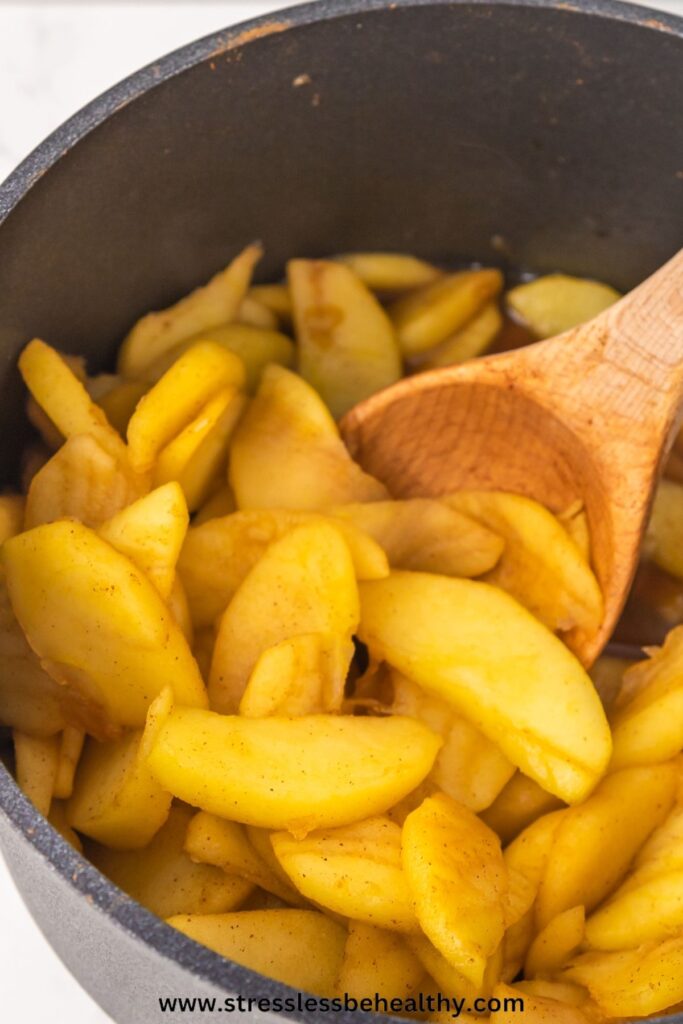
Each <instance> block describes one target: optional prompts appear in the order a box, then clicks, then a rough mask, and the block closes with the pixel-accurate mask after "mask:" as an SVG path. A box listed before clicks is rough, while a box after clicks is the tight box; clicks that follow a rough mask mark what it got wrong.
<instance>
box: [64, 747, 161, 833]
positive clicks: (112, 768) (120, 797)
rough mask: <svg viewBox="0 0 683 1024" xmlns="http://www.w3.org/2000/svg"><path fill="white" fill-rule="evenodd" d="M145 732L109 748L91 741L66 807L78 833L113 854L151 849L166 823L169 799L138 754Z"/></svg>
mask: <svg viewBox="0 0 683 1024" xmlns="http://www.w3.org/2000/svg"><path fill="white" fill-rule="evenodd" d="M141 739H142V730H136V731H135V732H129V733H126V735H125V736H122V737H121V739H118V740H114V741H113V742H110V743H98V742H97V741H95V740H92V739H90V740H88V742H87V744H86V747H85V750H84V751H83V756H82V758H81V761H80V764H79V766H78V771H77V773H76V780H75V784H74V791H73V793H72V795H71V798H70V799H69V802H68V803H67V805H66V817H67V821H68V822H69V824H70V825H71V827H72V828H74V829H76V831H77V832H82V833H83V835H86V836H90V838H91V839H96V840H97V841H98V842H100V843H104V844H105V846H110V847H111V848H112V849H115V850H137V849H139V848H140V847H142V846H147V844H148V843H149V842H151V840H152V838H153V837H154V835H155V834H156V833H157V832H158V831H159V829H160V828H161V826H162V825H163V824H164V822H165V821H166V819H167V818H168V814H169V811H170V809H171V799H172V798H171V794H170V793H167V792H165V790H164V789H163V788H162V787H161V786H160V785H159V783H158V781H157V779H156V777H155V776H154V775H153V774H152V772H151V771H150V769H149V768H148V766H147V764H146V763H145V760H144V757H143V756H142V753H141V750H140V740H141Z"/></svg>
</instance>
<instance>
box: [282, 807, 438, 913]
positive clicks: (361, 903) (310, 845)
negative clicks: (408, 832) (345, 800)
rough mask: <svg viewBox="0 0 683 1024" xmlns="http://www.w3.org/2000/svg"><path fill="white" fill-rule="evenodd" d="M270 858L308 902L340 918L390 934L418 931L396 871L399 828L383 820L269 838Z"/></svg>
mask: <svg viewBox="0 0 683 1024" xmlns="http://www.w3.org/2000/svg"><path fill="white" fill-rule="evenodd" d="M271 842H272V844H273V850H274V851H275V856H276V857H277V858H278V860H279V861H280V864H281V865H282V867H283V868H284V870H285V871H286V872H287V875H288V876H289V878H290V879H291V882H292V884H293V885H294V886H296V888H297V889H298V890H299V892H301V893H302V894H303V895H304V896H306V897H307V898H308V899H310V900H312V901H313V902H314V903H316V904H318V906H320V907H324V908H326V909H327V910H331V911H333V912H334V913H337V914H342V915H343V916H344V917H349V918H352V919H353V920H356V921H364V922H365V923H366V924H374V925H377V926H379V927H381V928H389V929H393V930H395V931H402V932H411V931H417V930H418V929H419V926H418V923H417V917H416V916H415V909H414V907H413V898H412V894H411V891H410V889H409V888H408V882H407V879H406V876H405V874H404V872H403V868H402V867H401V829H400V828H399V826H398V825H396V824H394V822H393V821H390V820H389V819H388V818H386V817H376V818H368V819H367V820H366V821H361V822H358V823H357V824H355V825H346V826H344V827H343V828H333V829H327V830H324V831H317V832H310V833H309V834H308V835H307V836H306V837H305V838H303V839H297V838H295V837H293V836H291V835H289V833H287V832H275V833H274V834H273V836H272V838H271Z"/></svg>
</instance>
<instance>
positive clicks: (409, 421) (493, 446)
mask: <svg viewBox="0 0 683 1024" xmlns="http://www.w3.org/2000/svg"><path fill="white" fill-rule="evenodd" d="M682 399H683V251H681V252H680V253H678V255H676V256H674V258H673V259H672V260H670V261H669V262H668V263H667V264H665V266H663V267H662V268H661V269H660V270H658V271H657V272H656V273H655V274H653V276H652V277H650V278H648V280H647V281H645V282H644V283H643V284H641V285H639V286H638V287H637V288H636V289H634V291H632V292H630V293H629V294H628V295H626V296H625V297H624V298H623V299H621V300H620V301H619V302H618V303H616V304H615V305H614V306H612V307H610V308H609V309H608V310H606V311H605V312H604V313H602V314H600V316H598V317H596V319H594V320H592V321H590V322H589V323H587V324H583V325H581V326H580V327H576V328H574V329H572V330H570V331H567V332H566V333H564V334H561V335H558V336H557V337H555V338H551V339H549V340H548V341H543V342H539V343H538V344H535V345H531V346H529V347H528V348H524V349H518V350H516V351H514V352H508V353H503V354H501V355H495V356H489V357H486V358H483V359H476V360H473V361H471V362H468V363H463V364H461V365H459V366H453V367H448V368H447V369H443V370H435V371H432V372H429V373H423V374H419V375H417V376H414V377H409V378H407V379H405V380H403V381H401V382H400V383H398V384H396V385H394V386H392V387H390V388H387V389H386V390H385V391H382V392H380V393H379V394H377V395H374V396H373V397H372V398H370V399H368V400H367V401H365V402H362V403H361V404H360V405H358V406H356V407H355V408H354V409H352V410H351V411H350V412H349V413H348V414H347V415H346V416H345V417H344V420H343V421H342V425H341V429H342V435H343V437H344V439H345V441H346V444H347V445H348V447H349V449H350V451H351V453H352V455H353V456H354V458H356V459H357V460H358V461H359V462H360V464H361V465H362V466H363V468H364V469H366V470H367V471H368V472H369V473H372V474H373V475H375V476H377V477H378V478H379V479H380V480H382V481H383V482H384V483H385V484H386V485H387V486H388V488H389V489H390V491H391V492H392V494H393V495H394V496H395V497H406V496H409V495H439V494H447V493H449V492H450V491H454V490H457V489H459V488H478V489H485V490H493V489H496V490H505V491H512V492H515V493H517V494H524V495H528V496H529V497H532V498H535V499H537V500H538V501H540V502H542V503H543V504H544V505H546V506H547V507H548V508H549V509H550V510H551V511H553V512H561V511H563V510H564V509H566V508H567V507H568V506H569V505H570V504H571V503H572V502H574V501H576V500H577V499H580V500H581V501H582V502H583V503H584V506H585V509H586V513H587V516H588V525H589V528H590V536H591V545H592V560H593V565H594V568H595V571H596V574H597V577H598V580H599V582H600V585H601V587H602V592H603V595H604V599H605V615H604V619H603V622H602V624H601V626H600V628H599V630H598V631H597V632H595V633H592V634H590V635H589V634H587V633H584V632H580V631H579V630H574V631H572V632H571V633H568V634H566V636H565V639H566V640H567V643H568V644H569V645H570V647H571V648H572V649H573V650H574V651H575V652H576V654H577V655H578V656H579V657H580V658H581V660H582V661H583V662H584V663H585V664H587V665H589V664H591V663H592V662H593V661H594V659H595V658H596V657H597V655H598V654H599V653H600V651H601V650H602V648H603V647H604V645H605V644H606V642H607V640H608V639H609V636H610V634H611V632H612V629H613V627H614V625H615V623H616V620H617V618H618V616H619V613H620V611H621V609H622V607H623V604H624V601H625V599H626V595H627V593H628V588H629V586H630V583H631V580H632V578H633V574H634V572H635V569H636V566H637V562H638V556H639V550H640V545H641V541H642V537H643V531H644V529H645V526H646V523H647V517H648V514H649V509H650V504H651V501H652V496H653V492H654V488H655V486H656V483H657V480H658V478H659V475H660V471H661V467H662V464H663V461H664V458H665V456H666V453H667V451H668V449H669V447H670V445H671V443H672V441H673V438H674V435H675V431H676V428H677V425H678V420H679V410H680V407H681V401H682Z"/></svg>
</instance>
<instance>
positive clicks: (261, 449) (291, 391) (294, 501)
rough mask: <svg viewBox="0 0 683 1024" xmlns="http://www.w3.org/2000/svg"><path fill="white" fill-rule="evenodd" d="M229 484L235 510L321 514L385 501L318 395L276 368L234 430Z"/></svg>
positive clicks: (379, 486) (267, 372)
mask: <svg viewBox="0 0 683 1024" xmlns="http://www.w3.org/2000/svg"><path fill="white" fill-rule="evenodd" d="M230 483H231V485H232V489H233V491H234V493H235V499H236V501H237V506H238V508H243V509H244V508H295V509H308V510H311V509H324V508H327V507H329V506H330V505H344V504H347V503H348V502H352V501H379V500H381V499H382V498H386V497H387V492H386V488H385V487H384V485H383V484H381V483H380V482H379V481H378V480H375V479H374V478H373V477H371V476H368V474H367V473H364V472H363V470H362V469H361V468H360V466H358V465H357V464H356V463H355V462H354V461H353V459H352V458H351V456H350V455H349V453H348V451H347V450H346V448H345V446H344V443H343V441H342V440H341V438H340V436H339V431H338V430H337V426H336V424H335V422H334V420H333V419H332V416H331V415H330V413H329V412H328V410H327V408H326V407H325V405H324V403H323V401H322V399H321V398H320V397H319V395H318V394H317V393H316V392H315V391H314V390H313V388H312V387H311V386H310V385H309V384H307V383H306V381H304V380H302V379H301V377H297V375H296V374H294V373H290V372H289V370H285V369H283V368H282V367H281V366H268V367H267V368H266V369H265V370H264V372H263V376H262V378H261V384H260V387H259V389H258V391H257V393H256V396H255V398H254V399H253V401H252V402H251V405H250V406H249V408H248V409H247V411H246V413H245V415H244V417H243V419H242V422H241V423H240V425H239V427H238V429H237V431H236V433H235V437H234V440H233V444H232V451H231V456H230Z"/></svg>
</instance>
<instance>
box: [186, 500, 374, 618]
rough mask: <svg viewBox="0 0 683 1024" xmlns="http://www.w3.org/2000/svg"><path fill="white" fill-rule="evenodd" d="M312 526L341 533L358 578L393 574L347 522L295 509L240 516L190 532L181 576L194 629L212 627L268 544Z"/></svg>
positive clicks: (257, 511)
mask: <svg viewBox="0 0 683 1024" xmlns="http://www.w3.org/2000/svg"><path fill="white" fill-rule="evenodd" d="M195 523H196V520H195ZM312 523H328V524H329V525H330V526H333V527H334V528H335V529H336V530H338V531H339V533H340V534H341V536H342V537H343V539H344V541H345V543H346V544H347V546H348V549H349V552H350V554H351V559H352V561H353V568H354V572H355V574H356V578H357V579H381V578H382V577H384V576H388V575H389V563H388V561H387V556H386V555H385V553H384V551H383V550H382V548H381V547H380V546H379V545H378V544H377V542H376V541H374V540H372V538H371V537H368V536H367V534H365V533H364V532H363V531H362V530H359V529H358V527H356V526H354V524H353V523H351V522H350V521H349V520H346V519H340V518H337V517H332V516H330V517H325V516H322V515H319V514H318V513H315V512H296V511H294V510H292V509H253V510H252V511H250V512H236V513H234V514H233V515H227V516H221V517H220V518H216V519H212V520H210V521H209V522H204V523H202V524H201V525H200V526H192V527H190V529H189V530H188V533H187V537H186V540H185V544H184V546H183V549H182V551H181V553H180V558H179V560H178V571H179V573H180V575H181V577H182V580H183V584H184V586H185V589H186V591H187V596H188V600H189V602H190V607H191V609H192V619H193V621H194V624H195V625H196V626H198V627H203V626H208V625H210V624H212V623H214V622H215V620H216V619H217V617H218V616H219V615H220V614H221V613H222V612H223V611H225V608H226V607H227V605H228V602H229V601H231V600H232V598H233V597H234V596H235V594H236V592H237V590H238V589H239V587H240V585H241V584H242V582H243V581H244V579H245V578H246V577H247V576H248V574H249V573H250V572H251V570H252V569H253V568H254V566H255V565H256V563H257V562H258V561H259V559H260V558H262V557H263V555H264V554H265V552H266V550H267V549H268V548H269V547H270V545H271V544H273V543H275V542H276V541H278V540H281V539H282V537H284V536H285V535H286V534H287V533H289V532H290V531H291V530H293V529H294V528H295V527H297V526H305V525H307V524H312Z"/></svg>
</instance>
